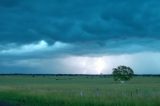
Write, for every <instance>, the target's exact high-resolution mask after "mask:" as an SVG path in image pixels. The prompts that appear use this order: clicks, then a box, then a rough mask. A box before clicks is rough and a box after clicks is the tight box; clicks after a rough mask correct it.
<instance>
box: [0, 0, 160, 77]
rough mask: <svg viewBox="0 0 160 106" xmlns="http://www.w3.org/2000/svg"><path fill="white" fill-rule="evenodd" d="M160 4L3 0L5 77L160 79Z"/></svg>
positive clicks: (0, 58)
mask: <svg viewBox="0 0 160 106" xmlns="http://www.w3.org/2000/svg"><path fill="white" fill-rule="evenodd" d="M159 5H160V1H159V0H132V1H131V0H87V1H86V0H69V1H67V0H47V1H45V0H0V13H1V14H0V73H2V74H4V73H7V74H8V73H11V74H12V73H27V74H111V73H112V68H114V67H117V66H119V65H126V66H130V67H131V68H133V69H134V72H135V73H136V74H160V62H159V60H160V46H159V45H160V31H159V28H160V6H159Z"/></svg>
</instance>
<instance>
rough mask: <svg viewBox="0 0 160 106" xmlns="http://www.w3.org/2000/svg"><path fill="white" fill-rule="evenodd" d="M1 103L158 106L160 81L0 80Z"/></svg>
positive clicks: (18, 105)
mask: <svg viewBox="0 0 160 106" xmlns="http://www.w3.org/2000/svg"><path fill="white" fill-rule="evenodd" d="M0 101H2V102H6V103H10V104H13V106H14V105H15V106H160V77H135V78H133V79H132V80H131V81H129V82H126V83H124V84H120V83H119V82H114V81H113V79H112V78H111V77H98V76H93V77H91V76H45V77H44V76H36V77H32V76H0Z"/></svg>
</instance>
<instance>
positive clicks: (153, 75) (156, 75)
mask: <svg viewBox="0 0 160 106" xmlns="http://www.w3.org/2000/svg"><path fill="white" fill-rule="evenodd" d="M0 76H100V77H109V76H110V77H112V74H19V73H15V74H0ZM134 76H135V77H136V76H142V77H160V74H135V75H134Z"/></svg>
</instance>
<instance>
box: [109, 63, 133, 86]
mask: <svg viewBox="0 0 160 106" xmlns="http://www.w3.org/2000/svg"><path fill="white" fill-rule="evenodd" d="M112 74H113V78H114V80H115V81H121V83H124V81H128V80H130V79H131V78H132V77H133V75H134V72H133V70H132V69H131V68H130V67H127V66H118V67H117V68H113V73H112Z"/></svg>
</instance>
